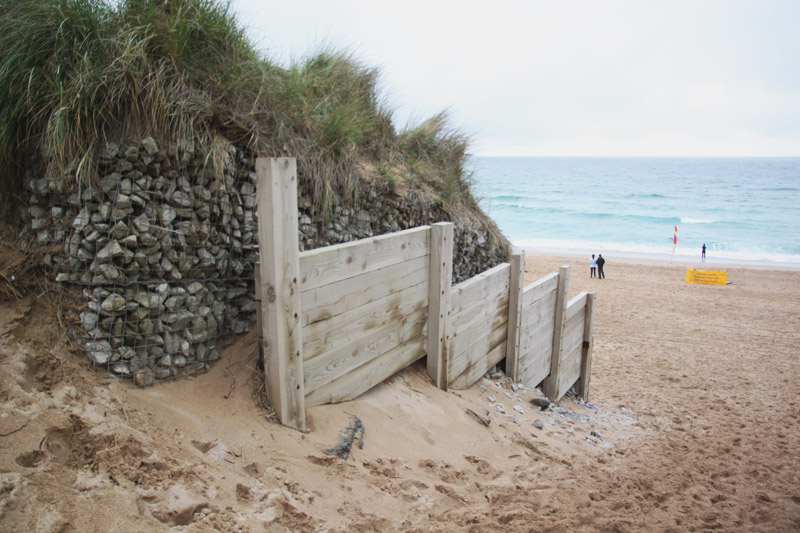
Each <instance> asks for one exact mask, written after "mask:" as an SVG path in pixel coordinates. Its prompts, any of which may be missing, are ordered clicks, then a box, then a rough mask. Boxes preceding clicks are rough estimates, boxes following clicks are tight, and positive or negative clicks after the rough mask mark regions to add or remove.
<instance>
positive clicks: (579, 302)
mask: <svg viewBox="0 0 800 533" xmlns="http://www.w3.org/2000/svg"><path fill="white" fill-rule="evenodd" d="M587 294H588V293H586V292H582V293H580V294H579V295H577V296H576V297H575V298H573V299H572V300H570V301H569V303H568V304H567V315H566V317H565V318H566V320H567V321H569V319H570V318H572V317H574V316H575V315H577V314H578V313H582V312H583V310H584V308H585V307H586V296H587Z"/></svg>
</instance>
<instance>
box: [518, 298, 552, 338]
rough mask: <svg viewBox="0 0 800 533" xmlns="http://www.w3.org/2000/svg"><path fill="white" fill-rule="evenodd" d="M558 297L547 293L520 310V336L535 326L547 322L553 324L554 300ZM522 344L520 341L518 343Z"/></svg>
mask: <svg viewBox="0 0 800 533" xmlns="http://www.w3.org/2000/svg"><path fill="white" fill-rule="evenodd" d="M557 299H558V295H557V294H556V293H555V292H549V293H547V294H545V295H544V296H543V297H542V298H540V299H539V300H537V301H536V302H534V303H533V304H531V305H529V306H528V307H524V308H523V309H522V320H521V324H522V334H523V335H525V334H526V331H527V330H529V329H531V328H533V327H535V325H536V324H540V323H542V322H547V323H548V324H553V323H554V321H555V317H556V300H557ZM520 342H522V341H520Z"/></svg>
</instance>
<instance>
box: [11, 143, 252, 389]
mask: <svg viewBox="0 0 800 533" xmlns="http://www.w3.org/2000/svg"><path fill="white" fill-rule="evenodd" d="M204 159H205V156H204V154H201V153H199V152H196V151H195V147H194V144H193V143H191V142H176V143H173V144H171V145H169V146H168V147H166V148H162V147H159V146H158V145H157V144H156V142H155V141H154V140H153V139H152V138H149V137H148V138H145V139H143V140H141V141H135V142H128V143H125V144H123V145H117V144H108V145H107V146H106V147H105V150H104V153H103V154H102V157H101V158H100V160H99V167H98V169H99V172H98V174H99V176H101V177H100V178H99V180H98V183H97V184H95V185H92V186H90V187H87V188H85V189H83V190H81V191H78V192H72V193H70V194H64V193H61V192H59V191H58V190H57V189H58V183H59V182H57V181H53V180H48V179H45V178H41V179H32V180H30V181H29V188H30V192H31V196H30V198H29V200H28V203H29V207H28V209H27V215H28V219H29V226H28V227H29V228H30V232H31V233H32V235H31V236H30V237H32V239H29V241H30V240H32V241H33V242H34V243H37V244H39V245H51V244H55V245H56V249H55V250H53V253H51V254H49V255H48V256H47V258H46V261H47V262H48V264H49V266H50V267H51V268H52V269H53V270H54V272H55V273H56V277H55V279H56V281H58V282H60V283H63V284H65V285H70V286H75V287H79V288H80V289H81V293H82V296H83V297H84V298H85V300H86V308H85V310H84V311H83V312H82V313H80V322H81V326H82V328H83V330H84V332H85V343H86V344H85V345H86V351H87V354H88V356H89V359H90V361H91V362H92V363H93V364H94V365H108V368H109V369H110V370H111V371H112V372H113V373H114V374H117V375H121V376H132V377H133V378H134V382H135V383H136V384H137V385H148V384H151V383H152V382H153V380H154V379H165V378H171V377H174V376H176V375H177V374H178V373H179V372H180V371H182V370H184V371H188V372H195V371H197V370H202V369H204V368H205V365H206V364H207V363H208V362H210V361H214V360H215V359H218V358H219V356H220V353H219V347H218V346H217V341H218V340H219V339H220V337H221V336H223V335H225V334H227V333H229V332H244V331H246V329H247V323H248V322H253V321H254V320H255V301H254V298H253V286H252V279H253V262H254V261H257V260H258V246H257V243H256V231H257V230H256V222H255V217H256V197H255V174H254V171H253V167H254V159H253V158H252V157H248V156H247V155H245V154H244V153H242V152H240V151H237V150H233V149H232V150H231V151H230V152H229V153H228V154H227V158H226V161H225V162H224V175H223V177H222V179H220V180H217V179H215V178H214V177H213V175H212V172H211V170H210V169H208V168H207V167H206V166H204ZM24 240H25V239H23V241H24Z"/></svg>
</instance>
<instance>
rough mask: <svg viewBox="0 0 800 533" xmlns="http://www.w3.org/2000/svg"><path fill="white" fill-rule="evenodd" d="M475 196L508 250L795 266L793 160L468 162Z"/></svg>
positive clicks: (798, 210)
mask: <svg viewBox="0 0 800 533" xmlns="http://www.w3.org/2000/svg"><path fill="white" fill-rule="evenodd" d="M470 166H471V168H472V170H473V178H474V181H475V184H474V187H473V192H474V193H475V195H476V197H477V198H478V201H479V204H480V205H481V207H482V208H483V209H484V211H485V212H486V213H488V214H489V216H491V217H492V219H494V221H495V222H496V223H497V225H498V226H499V227H500V229H501V230H502V232H503V233H504V234H505V236H506V237H507V238H509V239H510V240H511V242H512V243H513V244H514V245H515V246H517V247H519V248H523V249H527V250H533V251H535V250H541V251H546V252H554V251H566V252H580V253H603V254H605V255H606V256H611V255H613V254H614V253H617V254H619V255H623V256H629V257H639V256H644V257H654V258H662V259H664V258H670V257H673V238H674V235H675V227H676V226H677V228H678V231H677V236H678V242H677V245H676V246H675V250H674V257H675V258H681V259H683V260H689V261H692V260H697V261H698V262H699V261H700V249H701V247H702V245H703V244H704V243H705V245H706V249H707V251H706V255H707V259H706V260H707V262H714V261H717V262H733V263H739V262H744V263H748V262H759V263H778V264H789V265H791V266H797V267H800V158H798V157H791V158H778V157H775V158H615V157H608V158H582V157H473V158H472V159H471V162H470Z"/></svg>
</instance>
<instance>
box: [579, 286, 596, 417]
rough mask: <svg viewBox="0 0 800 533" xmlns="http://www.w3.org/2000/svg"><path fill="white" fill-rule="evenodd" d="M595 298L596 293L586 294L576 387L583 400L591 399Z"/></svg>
mask: <svg viewBox="0 0 800 533" xmlns="http://www.w3.org/2000/svg"><path fill="white" fill-rule="evenodd" d="M594 300H595V293H593V292H590V293H589V294H587V295H586V309H585V310H584V312H585V313H586V315H585V318H584V323H583V347H582V348H581V377H579V378H578V383H577V384H576V385H575V389H576V390H577V391H578V396H580V397H581V398H583V401H584V402H585V401H587V400H588V399H589V382H590V381H591V377H592V345H593V344H594V339H593V334H592V329H593V327H594Z"/></svg>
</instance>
